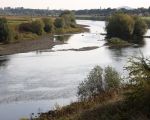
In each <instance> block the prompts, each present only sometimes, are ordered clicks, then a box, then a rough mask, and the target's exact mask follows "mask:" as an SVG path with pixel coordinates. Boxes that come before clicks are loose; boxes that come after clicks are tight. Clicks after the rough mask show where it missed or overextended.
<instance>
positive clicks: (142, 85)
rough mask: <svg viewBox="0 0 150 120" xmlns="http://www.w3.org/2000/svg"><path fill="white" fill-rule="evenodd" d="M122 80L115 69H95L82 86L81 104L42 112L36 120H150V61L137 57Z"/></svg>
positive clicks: (127, 67) (130, 60) (129, 64)
mask: <svg viewBox="0 0 150 120" xmlns="http://www.w3.org/2000/svg"><path fill="white" fill-rule="evenodd" d="M125 70H127V71H128V76H126V77H125V78H122V77H121V76H120V74H119V73H118V72H117V71H116V70H115V69H114V68H112V67H110V66H108V67H106V68H105V69H104V70H103V69H102V68H101V67H100V66H96V67H94V68H93V69H92V70H91V72H90V73H89V75H88V76H87V78H86V79H85V80H84V81H83V82H82V83H81V84H80V85H79V87H78V96H79V101H78V102H75V103H72V104H70V105H68V106H64V107H57V109H56V110H53V111H49V112H48V113H42V114H41V115H40V116H39V117H38V118H35V120H148V119H150V59H149V58H144V57H133V58H130V59H129V61H128V64H127V66H126V67H125Z"/></svg>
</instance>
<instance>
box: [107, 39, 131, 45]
mask: <svg viewBox="0 0 150 120" xmlns="http://www.w3.org/2000/svg"><path fill="white" fill-rule="evenodd" d="M106 45H108V46H109V47H126V46H130V45H131V44H130V43H129V42H127V41H124V40H122V39H120V38H116V37H114V38H111V39H108V40H107V43H106Z"/></svg>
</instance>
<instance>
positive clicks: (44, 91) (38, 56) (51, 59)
mask: <svg viewBox="0 0 150 120" xmlns="http://www.w3.org/2000/svg"><path fill="white" fill-rule="evenodd" d="M77 22H78V23H79V24H84V25H88V26H89V27H88V28H89V29H90V32H85V33H79V34H73V35H67V34H66V35H64V36H55V37H54V40H59V39H60V40H62V39H64V41H65V43H66V44H63V45H56V46H54V47H53V48H52V49H51V50H50V49H48V50H42V51H33V52H29V53H20V54H13V55H8V56H1V57H0V119H1V120H19V118H21V117H29V116H30V114H31V113H38V112H45V111H47V110H50V109H54V108H55V106H58V104H59V105H60V106H63V105H66V104H69V103H70V102H73V101H75V100H77V96H76V92H77V86H78V85H79V83H80V82H81V81H83V80H84V78H85V77H86V75H87V74H88V72H89V71H90V70H91V69H92V68H93V67H94V66H95V65H100V66H102V67H105V66H107V65H111V66H113V67H115V68H116V69H117V70H118V71H119V72H120V73H121V74H123V73H124V71H123V66H125V65H126V63H127V59H128V58H129V57H130V56H135V55H139V54H140V52H139V51H140V50H141V51H142V52H143V53H144V55H145V56H149V55H150V50H149V49H150V38H146V39H144V43H143V44H142V45H140V46H139V47H137V46H136V47H127V48H122V49H110V48H108V47H107V46H104V43H105V40H104V36H102V35H100V33H104V32H105V31H104V27H105V22H103V21H90V20H78V21H77ZM147 35H150V30H148V32H147ZM84 47H89V48H92V49H87V50H85V49H84V50H82V48H84Z"/></svg>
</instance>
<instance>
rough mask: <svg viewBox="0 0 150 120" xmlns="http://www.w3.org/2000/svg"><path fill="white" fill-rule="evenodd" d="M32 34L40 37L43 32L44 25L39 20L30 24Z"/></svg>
mask: <svg viewBox="0 0 150 120" xmlns="http://www.w3.org/2000/svg"><path fill="white" fill-rule="evenodd" d="M31 26H32V32H33V33H36V34H37V35H42V34H43V32H44V30H43V28H44V24H43V22H42V21H41V20H35V21H33V22H32V23H31Z"/></svg>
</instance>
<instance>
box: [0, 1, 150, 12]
mask: <svg viewBox="0 0 150 120" xmlns="http://www.w3.org/2000/svg"><path fill="white" fill-rule="evenodd" d="M8 6H10V7H24V8H39V9H48V8H49V9H69V10H77V9H96V8H97V9H99V8H100V7H101V8H108V7H111V8H118V7H122V6H129V7H132V8H138V7H145V8H148V7H149V6H150V0H0V7H8Z"/></svg>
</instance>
